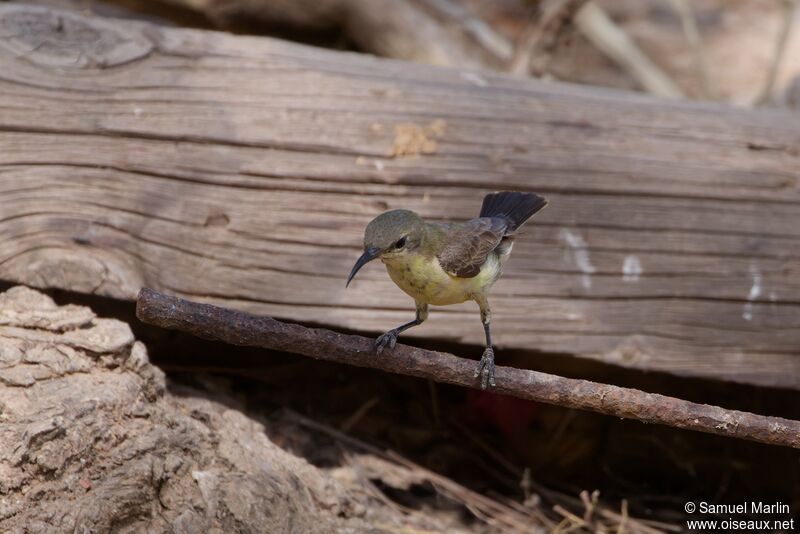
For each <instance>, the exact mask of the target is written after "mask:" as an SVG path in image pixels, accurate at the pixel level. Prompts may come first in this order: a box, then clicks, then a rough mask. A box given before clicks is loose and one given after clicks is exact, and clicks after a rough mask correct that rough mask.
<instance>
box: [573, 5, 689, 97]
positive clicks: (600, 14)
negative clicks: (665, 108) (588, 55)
mask: <svg viewBox="0 0 800 534" xmlns="http://www.w3.org/2000/svg"><path fill="white" fill-rule="evenodd" d="M573 22H574V23H575V26H577V28H578V29H579V30H580V31H581V33H583V35H584V36H585V37H586V38H587V39H588V40H589V41H590V42H591V43H592V44H593V45H594V46H596V47H597V48H598V50H600V51H601V52H603V53H604V54H605V55H607V56H608V57H609V58H611V59H612V60H613V61H614V62H615V63H617V64H618V65H619V66H620V67H622V68H623V69H625V70H626V71H627V72H628V73H629V74H630V75H631V76H633V78H634V79H635V80H636V81H637V82H638V83H639V84H640V85H641V86H642V88H644V89H645V90H646V91H648V92H650V93H652V94H654V95H658V96H662V97H665V98H684V96H685V95H684V94H683V91H681V89H680V87H678V86H677V85H676V84H675V82H674V81H672V78H670V77H669V76H668V75H667V74H666V73H665V72H664V71H662V70H661V69H660V68H659V67H658V66H657V65H656V64H655V63H653V62H652V61H651V60H650V58H649V57H647V55H645V53H644V52H642V50H641V49H640V48H639V47H638V46H636V44H635V43H634V42H633V40H631V38H630V37H629V36H628V34H627V33H625V32H624V31H623V30H622V29H621V28H620V27H619V26H618V25H617V24H616V23H615V22H614V21H613V20H611V17H609V16H608V14H607V13H606V12H605V10H604V9H603V8H602V7H600V5H599V4H598V3H597V2H594V1H592V0H589V1H588V2H586V3H585V4H584V6H583V7H582V8H581V9H580V10H579V11H578V12H577V13H576V14H575V16H574V17H573Z"/></svg>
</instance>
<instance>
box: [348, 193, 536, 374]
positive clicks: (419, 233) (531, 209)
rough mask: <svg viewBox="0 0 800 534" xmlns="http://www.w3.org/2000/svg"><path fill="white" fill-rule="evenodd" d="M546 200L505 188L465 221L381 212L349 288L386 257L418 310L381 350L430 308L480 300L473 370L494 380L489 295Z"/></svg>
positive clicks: (385, 338) (384, 338)
mask: <svg viewBox="0 0 800 534" xmlns="http://www.w3.org/2000/svg"><path fill="white" fill-rule="evenodd" d="M546 205H547V200H545V199H544V198H542V197H540V196H539V195H536V194H533V193H519V192H516V191H503V192H499V193H492V194H489V195H486V197H484V199H483V205H482V206H481V212H480V215H479V216H478V218H476V219H472V220H469V221H467V222H463V223H432V222H425V221H423V220H422V218H421V217H420V216H419V215H417V214H416V213H414V212H413V211H409V210H391V211H387V212H385V213H382V214H380V215H378V216H377V217H375V218H374V219H373V220H372V221H371V222H370V223H369V224H368V225H367V229H366V230H365V231H364V253H363V254H362V255H361V257H360V258H358V260H357V261H356V263H355V265H354V266H353V269H352V270H351V271H350V276H349V277H348V278H347V284H346V285H347V286H349V285H350V282H351V281H352V280H353V277H355V275H356V273H357V272H358V271H359V269H361V268H362V267H363V266H364V265H365V264H366V263H368V262H370V261H372V260H374V259H376V258H380V260H381V261H382V262H383V263H384V265H386V270H387V271H388V272H389V277H390V278H391V279H392V281H393V282H394V283H395V284H397V286H398V287H399V288H400V289H402V290H403V291H404V292H406V293H407V294H408V295H409V296H411V298H413V299H414V301H415V302H416V305H417V315H416V318H415V319H414V320H413V321H409V322H407V323H405V324H402V325H400V326H398V327H396V328H393V329H391V330H389V331H388V332H386V333H385V334H383V335H381V336H380V337H378V339H376V340H375V346H376V349H377V352H378V353H379V354H380V353H381V352H382V351H383V349H384V348H386V347H388V348H389V349H390V350H391V349H393V348H394V346H395V344H396V343H397V336H398V335H399V334H400V333H401V332H403V331H405V330H408V329H409V328H411V327H412V326H417V325H419V324H422V322H423V321H425V319H427V318H428V305H429V304H432V305H434V306H445V305H448V304H458V303H460V302H465V301H467V300H474V301H475V302H476V303H477V304H478V307H479V308H480V311H481V321H482V322H483V330H484V332H485V334H486V350H484V351H483V356H482V357H481V361H480V363H479V364H478V367H477V369H476V370H475V378H478V377H479V376H480V377H481V388H483V389H486V387H487V386H488V385H489V384H491V385H492V386H495V385H496V384H495V379H494V348H493V347H492V334H491V329H490V323H491V312H490V309H489V301H488V298H487V293H488V292H489V289H490V288H491V287H492V284H494V283H495V282H496V281H497V279H498V278H500V274H501V271H502V267H503V264H504V263H505V260H506V259H508V256H509V254H511V248H512V246H513V244H514V233H515V232H516V231H517V230H519V228H520V227H521V226H522V225H523V224H525V221H527V220H528V219H530V218H531V216H533V214H534V213H536V212H537V211H539V210H541V209H542V208H544V207H545V206H546Z"/></svg>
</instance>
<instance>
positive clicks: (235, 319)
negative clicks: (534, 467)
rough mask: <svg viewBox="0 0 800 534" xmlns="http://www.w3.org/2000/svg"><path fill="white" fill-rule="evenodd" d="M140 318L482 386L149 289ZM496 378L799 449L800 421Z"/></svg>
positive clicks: (236, 341) (563, 383) (424, 363)
mask: <svg viewBox="0 0 800 534" xmlns="http://www.w3.org/2000/svg"><path fill="white" fill-rule="evenodd" d="M136 315H137V317H138V318H139V319H140V320H141V321H143V322H145V323H148V324H152V325H155V326H159V327H162V328H168V329H172V330H181V331H183V332H188V333H190V334H193V335H196V336H199V337H202V338H206V339H217V340H220V341H224V342H226V343H230V344H233V345H243V346H249V347H263V348H267V349H272V350H279V351H285V352H291V353H295V354H302V355H303V356H310V357H312V358H316V359H320V360H327V361H333V362H337V363H345V364H349V365H355V366H358V367H369V368H371V369H380V370H382V371H388V372H391V373H398V374H403V375H410V376H416V377H420V378H428V379H431V380H436V381H437V382H445V383H448V384H456V385H459V386H465V387H473V388H474V387H478V382H477V381H476V379H475V378H473V376H472V373H473V371H474V367H475V363H474V362H473V361H472V360H466V359H463V358H459V357H457V356H454V355H452V354H448V353H445V352H434V351H429V350H423V349H418V348H415V347H409V346H407V345H397V346H396V347H395V348H394V350H393V351H392V353H391V354H389V355H384V356H377V355H376V354H375V351H374V348H373V340H372V339H368V338H365V337H362V336H354V335H346V334H339V333H337V332H333V331H331V330H325V329H321V328H306V327H304V326H301V325H298V324H289V323H283V322H280V321H277V320H275V319H272V318H271V317H265V316H256V315H251V314H249V313H244V312H239V311H235V310H230V309H227V308H220V307H218V306H212V305H210V304H201V303H198V302H191V301H188V300H184V299H181V298H178V297H172V296H169V295H165V294H163V293H159V292H158V291H155V290H152V289H148V288H144V289H142V290H141V291H140V292H139V298H138V301H137V303H136ZM496 377H497V387H495V388H494V391H495V392H497V393H502V394H505V395H511V396H513V397H518V398H521V399H527V400H532V401H537V402H545V403H548V404H555V405H558V406H565V407H568V408H578V409H581V410H591V411H594V412H599V413H603V414H607V415H613V416H617V417H623V418H626V419H636V420H639V421H642V422H644V423H658V424H663V425H669V426H674V427H677V428H685V429H689V430H698V431H700V432H707V433H709V434H718V435H721V436H730V437H736V438H741V439H748V440H752V441H759V442H761V443H769V444H773V445H784V446H788V447H793V448H796V449H799V448H800V422H798V421H792V420H789V419H783V418H780V417H767V416H763V415H756V414H752V413H747V412H740V411H737V410H726V409H724V408H720V407H718V406H709V405H707V404H697V403H694V402H689V401H685V400H681V399H676V398H672V397H667V396H664V395H658V394H655V393H646V392H644V391H639V390H636V389H630V388H621V387H617V386H611V385H608V384H599V383H596V382H589V381H587V380H577V379H573V378H564V377H560V376H555V375H550V374H546V373H540V372H537V371H530V370H524V369H514V368H511V367H497V370H496Z"/></svg>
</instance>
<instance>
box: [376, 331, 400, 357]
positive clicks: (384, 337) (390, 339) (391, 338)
mask: <svg viewBox="0 0 800 534" xmlns="http://www.w3.org/2000/svg"><path fill="white" fill-rule="evenodd" d="M398 334H399V332H398V331H397V330H389V331H388V332H386V333H385V334H381V335H380V336H378V339H376V340H375V350H376V351H377V353H378V354H380V353H381V352H383V349H385V348H386V347H387V346H388V347H389V350H392V349H393V348H394V346H395V345H396V344H397V336H398Z"/></svg>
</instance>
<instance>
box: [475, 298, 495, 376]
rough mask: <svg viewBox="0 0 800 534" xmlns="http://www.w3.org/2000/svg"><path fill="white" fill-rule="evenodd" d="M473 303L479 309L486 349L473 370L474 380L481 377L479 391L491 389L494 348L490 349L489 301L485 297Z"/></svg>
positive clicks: (490, 317) (490, 314)
mask: <svg viewBox="0 0 800 534" xmlns="http://www.w3.org/2000/svg"><path fill="white" fill-rule="evenodd" d="M475 302H477V303H478V306H479V307H480V309H481V322H482V323H483V331H484V333H485V334H486V349H485V350H484V351H483V356H481V361H480V363H478V368H477V369H475V378H478V377H479V376H480V377H481V389H486V388H487V387H488V386H489V385H492V386H493V387H494V386H495V385H496V384H495V382H494V348H493V347H492V330H491V322H492V311H491V310H490V309H489V301H488V300H487V299H486V297H485V296H483V295H481V296H480V297H477V298H475Z"/></svg>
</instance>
